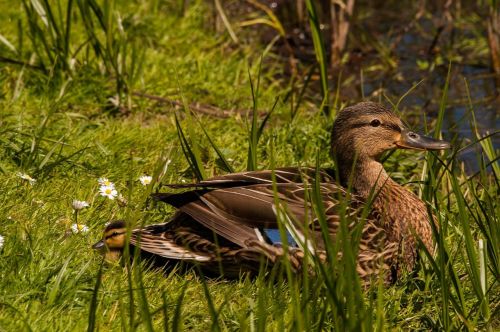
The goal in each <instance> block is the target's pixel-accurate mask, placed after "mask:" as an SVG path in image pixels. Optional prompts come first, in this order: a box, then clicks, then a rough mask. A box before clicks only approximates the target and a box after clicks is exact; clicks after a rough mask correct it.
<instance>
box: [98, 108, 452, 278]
mask: <svg viewBox="0 0 500 332" xmlns="http://www.w3.org/2000/svg"><path fill="white" fill-rule="evenodd" d="M449 147H450V144H449V143H448V142H445V141H442V140H436V139H433V138H430V137H426V136H422V135H419V134H417V133H414V132H412V131H410V130H409V129H408V128H406V127H405V125H404V124H403V123H402V121H401V119H400V118H399V117H398V116H397V115H396V114H395V113H394V112H392V111H391V110H389V109H387V108H386V107H384V106H382V105H380V104H377V103H373V102H362V103H359V104H356V105H354V106H351V107H347V108H345V109H343V110H342V111H340V112H339V114H338V116H337V118H336V120H335V122H334V125H333V130H332V135H331V156H332V158H333V159H334V160H335V161H336V165H337V172H338V178H339V181H336V177H335V176H334V174H335V172H334V171H333V170H329V169H323V170H320V171H319V173H318V174H316V173H317V172H316V169H314V168H308V167H286V168H279V169H276V170H262V171H249V172H241V173H233V174H226V175H222V176H217V177H214V178H211V179H208V180H205V181H201V182H198V183H193V184H179V185H175V184H174V185H169V186H170V187H172V188H188V189H189V190H188V191H184V192H181V193H157V194H153V197H154V198H155V199H157V200H159V201H162V202H165V203H167V204H170V205H172V206H174V207H176V208H177V209H178V212H177V213H176V214H175V216H174V217H173V218H172V219H171V220H170V221H168V222H166V223H163V224H158V225H151V226H146V227H144V228H139V229H134V230H132V231H131V237H130V245H132V246H134V247H137V248H140V250H141V251H144V252H148V253H150V254H152V255H153V256H158V257H163V258H166V259H167V260H168V261H172V262H178V261H187V262H191V263H196V264H198V265H200V266H201V267H202V268H204V269H205V270H207V271H212V272H214V273H218V272H219V273H221V272H222V273H223V274H224V275H225V276H229V277H232V276H237V275H239V274H240V273H242V272H250V273H253V272H257V271H259V268H260V266H261V263H262V261H263V260H265V262H266V263H267V264H268V265H271V266H272V265H275V264H276V263H278V262H280V260H281V259H282V258H283V257H284V256H286V257H287V259H289V261H290V265H291V266H292V268H293V269H294V270H296V271H299V270H301V268H302V263H303V258H304V256H305V255H306V254H312V255H315V256H317V257H318V258H319V260H320V261H324V260H325V257H326V251H325V250H326V249H325V248H326V245H325V242H324V238H323V236H322V229H321V224H320V220H319V218H318V217H317V215H316V213H315V209H314V205H313V204H312V203H311V200H310V199H309V197H310V191H311V186H312V184H313V183H314V182H315V181H316V179H319V189H320V196H321V201H322V203H323V206H324V214H325V217H326V221H327V229H328V234H329V235H330V238H331V240H332V241H335V237H336V235H337V233H338V230H339V228H340V223H341V222H342V220H345V218H344V216H346V218H347V220H348V228H349V230H352V229H354V227H356V225H359V223H363V225H362V233H361V239H360V243H359V251H358V256H357V261H356V262H357V267H356V270H357V272H358V274H359V276H360V278H361V280H362V281H363V282H364V283H365V284H369V283H370V281H371V280H372V279H373V278H375V277H378V276H380V274H381V273H383V274H384V275H385V277H384V278H385V281H386V282H387V283H391V282H394V281H396V280H397V279H398V278H399V277H400V276H401V274H402V273H403V271H406V270H408V271H411V270H412V269H413V268H414V266H415V263H416V261H417V251H418V246H417V243H418V241H417V237H418V238H420V239H421V241H422V243H423V244H424V245H425V246H426V248H427V250H429V251H430V252H432V251H433V239H432V229H431V225H430V221H429V217H430V216H429V215H428V212H427V208H426V205H425V203H424V202H423V201H422V200H421V199H419V198H418V197H417V196H416V195H415V194H414V193H412V192H411V191H409V190H408V189H406V188H403V187H402V186H401V185H399V184H398V183H396V182H395V181H394V180H392V179H391V178H390V177H389V175H388V174H387V172H386V171H385V170H384V167H383V165H382V164H381V163H380V161H379V160H380V157H381V155H382V154H383V153H384V152H386V151H388V150H393V149H416V150H443V149H447V148H449ZM347 188H350V190H348V189H347ZM366 204H368V208H369V213H368V216H367V217H365V218H362V212H363V209H364V208H365V205H366ZM341 210H343V212H340V211H341ZM278 219H280V220H284V223H285V228H286V239H281V237H280V236H276V234H277V233H278V232H277V229H279V225H278ZM124 227H125V224H124V223H123V222H114V223H111V224H110V225H109V226H108V227H107V228H106V229H105V231H104V237H103V239H102V240H101V241H99V242H98V243H96V244H95V245H94V248H104V247H106V248H107V249H108V250H107V253H106V255H107V257H108V258H109V259H116V258H118V257H119V256H120V253H121V251H122V250H123V248H124V245H125V241H124V240H125V237H124V234H125V228H124ZM282 241H286V242H288V244H289V245H283V244H282V243H281V242H282ZM221 270H222V271H221Z"/></svg>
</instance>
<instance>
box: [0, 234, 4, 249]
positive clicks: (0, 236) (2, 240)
mask: <svg viewBox="0 0 500 332" xmlns="http://www.w3.org/2000/svg"><path fill="white" fill-rule="evenodd" d="M4 242H5V238H4V237H3V236H2V235H0V249H2V247H3V243H4Z"/></svg>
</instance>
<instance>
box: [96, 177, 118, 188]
mask: <svg viewBox="0 0 500 332" xmlns="http://www.w3.org/2000/svg"><path fill="white" fill-rule="evenodd" d="M97 182H99V185H101V187H103V186H105V187H113V188H114V187H115V184H114V183H113V182H111V181H109V180H108V178H99V179H98V180H97Z"/></svg>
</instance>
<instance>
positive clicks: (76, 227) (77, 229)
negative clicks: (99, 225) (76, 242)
mask: <svg viewBox="0 0 500 332" xmlns="http://www.w3.org/2000/svg"><path fill="white" fill-rule="evenodd" d="M71 231H72V232H73V233H74V234H77V233H87V232H88V231H89V228H88V227H87V226H85V225H82V224H73V225H71Z"/></svg>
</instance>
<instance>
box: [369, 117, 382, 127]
mask: <svg viewBox="0 0 500 332" xmlns="http://www.w3.org/2000/svg"><path fill="white" fill-rule="evenodd" d="M370 126H372V127H378V126H380V120H378V119H375V120H372V122H370Z"/></svg>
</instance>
